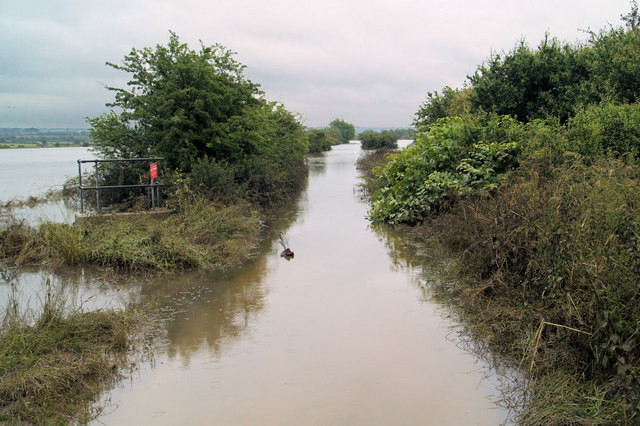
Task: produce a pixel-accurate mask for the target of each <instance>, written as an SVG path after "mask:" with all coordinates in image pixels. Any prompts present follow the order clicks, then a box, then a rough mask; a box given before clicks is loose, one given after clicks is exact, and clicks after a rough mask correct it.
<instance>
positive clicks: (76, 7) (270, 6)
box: [0, 0, 629, 127]
mask: <svg viewBox="0 0 640 426" xmlns="http://www.w3.org/2000/svg"><path fill="white" fill-rule="evenodd" d="M628 9H629V2H628V0H596V1H591V2H588V3H587V2H584V1H582V0H564V1H562V2H558V1H552V0H538V1H535V2H534V1H533V0H523V1H517V2H515V1H507V0H477V1H471V0H451V1H447V2H443V1H441V0H440V1H435V0H427V1H422V2H416V1H410V0H396V1H390V0H374V1H372V0H366V1H365V0H354V1H350V2H344V1H336V0H327V1H323V2H319V1H318V2H311V1H299V0H295V1H294V0H278V1H276V0H261V1H258V0H218V1H216V2H208V1H205V0H183V1H177V0H113V1H111V2H78V1H72V0H68V1H63V0H51V1H47V2H43V1H34V0H21V1H19V2H18V1H15V0H0V10H2V16H0V33H1V34H2V36H3V43H2V44H0V107H3V108H0V126H1V127H13V126H26V127H31V126H45V124H42V123H46V126H47V127H50V126H51V127H53V126H56V127H57V126H59V127H69V126H84V125H85V124H84V117H85V116H95V115H98V114H99V113H101V112H103V111H106V108H105V107H104V103H105V102H106V101H108V100H110V99H111V94H110V93H109V92H107V91H106V90H105V89H104V87H103V86H102V85H101V84H100V83H99V82H103V83H106V84H109V85H116V86H118V85H124V84H125V83H126V77H127V76H126V75H124V74H123V73H120V72H117V71H114V70H112V69H110V68H108V67H106V66H105V65H104V63H105V61H111V62H119V61H120V60H121V58H122V57H123V56H124V55H125V54H126V53H128V52H129V51H130V49H131V48H132V47H137V48H142V47H146V46H154V45H156V44H164V43H166V41H167V40H168V30H170V29H171V30H174V31H176V32H177V33H178V35H179V36H180V37H181V40H182V41H184V42H187V43H189V44H190V46H191V47H192V48H197V47H198V44H197V43H198V40H202V41H203V42H204V43H205V44H214V43H216V42H219V43H222V44H223V45H225V46H226V47H228V48H230V49H232V50H234V51H236V52H238V54H237V59H238V60H239V61H240V62H242V63H244V64H246V65H247V75H248V76H249V77H250V78H251V79H253V80H254V81H256V82H257V83H260V84H261V85H262V87H263V89H264V90H265V92H266V97H267V99H270V100H277V101H281V102H283V103H284V104H285V105H286V107H287V108H288V109H289V110H292V111H296V112H299V113H300V114H302V116H303V117H305V119H306V123H307V124H308V125H310V126H319V125H326V124H327V123H328V122H329V121H330V120H331V119H332V118H335V117H343V118H345V119H347V120H349V121H352V122H354V123H355V124H356V125H371V126H384V125H388V126H403V125H408V124H410V122H411V120H412V117H413V114H414V113H415V111H416V110H417V108H418V106H419V104H420V103H421V102H422V100H423V99H424V94H425V93H426V92H427V91H433V90H440V89H441V88H442V87H443V86H444V85H451V86H461V85H462V84H463V82H464V81H465V77H466V76H467V75H468V74H472V73H473V72H474V70H475V68H476V66H477V65H479V64H480V63H481V62H482V61H483V60H484V59H485V58H487V57H488V56H489V54H490V51H491V49H493V50H495V51H500V50H509V49H511V48H512V47H513V46H514V45H515V43H516V42H517V41H518V39H520V38H521V37H523V36H524V37H526V39H527V40H529V42H530V44H531V45H534V46H535V45H536V44H537V43H538V41H539V40H540V39H541V38H542V37H543V36H544V33H545V31H547V30H549V31H550V32H551V34H552V35H556V36H558V37H559V38H561V39H563V40H569V41H573V40H575V39H578V38H584V34H582V33H580V32H579V31H578V29H579V28H587V27H592V28H601V27H603V26H605V25H606V23H607V22H611V23H614V24H617V23H618V22H619V19H618V18H619V16H620V14H623V13H626V12H627V10H628ZM6 106H15V108H4V107H6Z"/></svg>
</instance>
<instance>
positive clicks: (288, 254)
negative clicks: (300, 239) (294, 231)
mask: <svg viewBox="0 0 640 426" xmlns="http://www.w3.org/2000/svg"><path fill="white" fill-rule="evenodd" d="M280 257H284V258H285V259H287V260H291V259H293V252H292V251H291V249H290V248H288V247H287V248H286V249H284V251H283V252H282V253H280Z"/></svg>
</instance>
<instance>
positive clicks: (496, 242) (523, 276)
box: [363, 2, 640, 425]
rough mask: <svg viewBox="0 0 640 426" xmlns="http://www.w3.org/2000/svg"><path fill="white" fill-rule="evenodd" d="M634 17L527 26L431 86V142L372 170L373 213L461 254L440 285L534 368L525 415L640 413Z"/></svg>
mask: <svg viewBox="0 0 640 426" xmlns="http://www.w3.org/2000/svg"><path fill="white" fill-rule="evenodd" d="M623 20H624V23H625V25H624V26H623V27H620V28H614V27H611V28H609V29H607V30H603V31H600V32H597V33H596V32H591V33H590V39H589V41H588V43H585V44H579V45H562V44H561V43H559V42H558V41H557V40H555V39H551V38H549V37H548V36H547V37H546V38H545V40H544V41H543V42H542V43H541V44H540V45H539V47H538V48H537V49H535V50H532V49H530V48H529V47H528V46H527V45H526V44H525V43H524V42H520V43H519V44H518V46H517V47H516V48H515V49H514V50H513V51H511V52H509V53H506V54H494V55H492V56H491V58H490V59H489V60H488V61H487V62H486V63H485V64H483V65H482V66H480V67H479V68H478V70H477V71H476V73H475V74H474V75H473V76H471V77H470V78H469V83H470V84H469V87H467V88H465V89H464V90H455V89H450V88H445V89H444V90H443V91H442V93H441V94H438V92H432V93H428V95H427V100H426V101H425V103H424V104H423V105H421V107H420V109H419V111H418V113H417V114H416V119H415V122H414V124H415V125H416V126H419V129H420V130H419V131H418V134H417V136H416V139H415V144H414V145H413V146H411V147H409V148H407V149H405V150H404V151H403V152H400V153H398V154H392V155H389V156H388V157H386V160H385V163H384V164H382V165H380V166H378V167H377V168H374V169H373V172H372V175H369V178H368V187H369V191H370V192H369V193H370V194H371V201H372V206H371V211H370V215H371V218H372V219H373V220H374V221H381V222H389V223H398V224H407V225H411V226H410V227H405V228H404V229H405V231H406V232H407V234H408V235H410V236H411V239H412V240H413V241H415V242H416V243H418V244H421V245H426V246H428V247H429V248H431V249H436V248H440V249H444V251H445V253H447V254H448V255H449V256H451V257H452V258H454V259H456V265H457V268H458V272H457V274H456V277H455V279H451V280H444V281H443V282H442V283H440V284H438V285H436V288H435V289H436V291H437V292H438V293H439V294H440V295H441V296H442V297H444V298H445V299H446V300H448V301H450V303H452V305H454V306H455V307H456V309H457V310H458V311H459V312H460V315H461V317H462V318H464V319H466V320H467V321H468V323H469V325H470V327H471V329H472V333H473V334H474V335H475V336H478V338H480V339H482V340H483V343H484V344H486V346H487V347H490V348H492V349H493V350H494V351H495V352H497V353H501V354H503V355H504V356H505V357H506V358H507V359H510V360H511V361H512V362H513V363H514V364H515V365H520V366H521V367H522V368H523V369H526V371H528V372H529V373H530V379H531V381H530V382H529V383H528V388H527V393H526V401H527V404H526V407H525V409H524V410H523V411H522V412H520V413H518V418H517V420H518V421H519V422H521V423H523V424H536V425H537V424H617V423H623V424H624V423H637V422H638V418H639V417H638V416H640V333H639V331H640V329H639V328H638V324H640V314H639V313H640V291H639V289H640V281H639V279H638V277H640V244H639V241H640V213H639V212H640V209H639V207H640V196H639V195H638V191H637V188H638V186H639V185H640V165H639V164H638V160H639V158H638V155H639V153H640V139H639V134H638V128H640V114H638V111H639V110H638V104H637V103H636V102H637V101H638V100H639V99H640V68H638V63H639V62H638V57H637V55H638V52H639V51H640V49H638V46H639V45H640V14H639V13H638V8H637V5H636V4H635V2H634V3H633V6H632V10H631V13H629V14H628V15H626V16H625V17H623ZM363 167H364V166H363ZM369 167H372V165H369Z"/></svg>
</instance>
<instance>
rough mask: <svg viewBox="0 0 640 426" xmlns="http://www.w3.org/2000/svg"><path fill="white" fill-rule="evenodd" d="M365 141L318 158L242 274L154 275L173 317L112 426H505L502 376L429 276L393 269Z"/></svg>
mask: <svg viewBox="0 0 640 426" xmlns="http://www.w3.org/2000/svg"><path fill="white" fill-rule="evenodd" d="M359 153H360V147H359V145H358V144H349V145H341V146H337V147H334V149H333V151H331V152H329V153H327V154H326V156H325V157H319V158H316V159H312V160H311V171H310V180H309V187H308V190H307V191H306V193H305V194H304V195H303V197H302V198H301V200H300V201H299V203H298V205H297V206H294V207H292V209H291V210H292V216H291V217H290V218H289V220H290V221H291V224H290V226H289V227H288V228H287V229H286V236H287V239H288V241H289V243H290V246H291V249H292V250H293V251H294V252H295V258H294V259H292V260H291V261H287V260H286V259H284V258H281V257H280V256H279V252H280V251H281V247H280V246H279V244H278V241H277V239H276V240H273V241H268V244H267V245H265V247H262V249H261V251H262V253H261V254H260V255H259V256H257V257H256V258H255V259H254V260H252V261H251V262H249V264H248V265H246V266H245V267H243V268H242V269H240V270H236V271H232V272H230V273H228V274H226V275H221V274H205V273H193V274H188V275H185V276H181V277H180V278H178V279H176V278H172V279H165V280H156V282H155V283H153V284H147V285H144V286H142V288H141V290H140V291H141V293H140V294H139V295H138V296H137V297H139V298H141V299H142V300H143V301H152V300H155V301H156V302H157V303H158V304H159V306H160V307H161V309H162V310H163V311H164V312H167V314H169V315H171V320H170V321H168V322H167V330H166V339H164V342H163V344H162V345H161V347H160V348H159V349H158V350H157V352H156V358H155V366H154V367H150V366H143V367H142V368H141V370H140V371H138V372H136V373H135V374H134V377H133V379H132V380H131V381H125V382H124V383H122V384H121V385H120V386H119V387H118V388H117V389H116V390H114V391H113V392H112V393H111V395H110V400H111V402H110V404H109V405H108V407H107V409H106V410H105V414H103V415H102V416H101V417H100V418H99V419H98V421H99V422H102V423H104V424H108V425H110V424H203V425H204V424H207V425H210V424H220V425H416V424H434V425H436V424H437V425H446V424H450V425H474V424H477V425H480V424H487V425H494V424H499V423H501V422H503V421H504V419H505V416H506V412H505V411H504V410H502V409H500V408H498V407H497V406H496V405H495V404H494V403H493V402H492V399H495V395H496V394H498V392H497V391H496V390H495V387H494V386H495V384H494V383H492V380H490V379H489V380H483V379H482V375H483V373H482V366H481V365H480V364H479V363H478V361H477V360H475V358H474V357H473V356H472V355H470V354H468V353H466V352H465V351H463V350H462V349H460V348H458V347H457V346H456V342H455V333H452V332H451V329H450V325H451V324H450V322H449V321H448V320H447V319H446V316H445V315H444V313H445V312H444V310H443V309H442V308H440V307H439V306H438V305H437V304H435V303H433V302H430V301H428V300H425V292H424V291H423V289H422V287H421V285H420V283H421V280H422V278H420V277H421V271H420V270H418V269H414V268H411V267H408V266H399V265H398V264H397V262H394V261H393V260H392V258H391V257H390V254H389V253H388V249H387V248H386V246H385V241H386V238H387V237H386V236H385V235H384V233H383V232H382V231H378V232H377V233H376V232H374V231H372V230H371V229H370V227H369V225H368V222H367V220H366V219H365V215H366V209H367V206H366V204H365V202H364V201H362V200H361V199H360V196H359V194H358V192H357V189H356V188H355V185H356V184H357V181H358V178H357V171H356V168H355V164H354V163H355V161H356V159H357V157H358V155H359Z"/></svg>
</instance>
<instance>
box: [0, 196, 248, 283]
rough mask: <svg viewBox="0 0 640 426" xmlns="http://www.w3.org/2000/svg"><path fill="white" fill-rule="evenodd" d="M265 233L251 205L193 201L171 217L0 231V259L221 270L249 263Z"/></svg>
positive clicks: (12, 225)
mask: <svg viewBox="0 0 640 426" xmlns="http://www.w3.org/2000/svg"><path fill="white" fill-rule="evenodd" d="M260 228H261V223H260V220H259V219H258V215H257V213H256V212H255V211H254V210H252V209H251V207H250V206H249V205H248V204H234V205H221V204H215V203H212V202H208V201H206V200H194V201H193V202H192V203H190V204H188V205H186V206H185V207H183V208H182V209H181V211H180V212H177V213H175V214H173V215H171V216H169V217H165V218H158V217H154V216H153V215H149V214H139V215H132V216H115V217H112V218H107V219H103V220H95V221H93V220H82V221H79V222H77V223H76V224H75V225H73V226H71V225H66V224H59V223H51V222H45V223H43V224H41V225H40V226H39V227H38V228H34V227H32V226H30V225H28V224H25V223H24V222H18V221H16V220H10V221H9V222H8V223H5V224H4V225H0V259H3V260H5V261H7V262H10V263H13V264H16V265H26V264H33V263H46V264H53V265H95V266H98V267H103V268H111V269H114V270H118V271H122V272H173V271H178V270H187V269H221V268H225V267H228V266H230V265H233V264H235V263H238V262H240V261H241V260H243V259H245V258H246V257H247V256H248V255H249V254H250V252H251V249H252V247H253V246H255V244H256V241H257V238H258V234H259V231H260Z"/></svg>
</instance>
